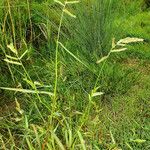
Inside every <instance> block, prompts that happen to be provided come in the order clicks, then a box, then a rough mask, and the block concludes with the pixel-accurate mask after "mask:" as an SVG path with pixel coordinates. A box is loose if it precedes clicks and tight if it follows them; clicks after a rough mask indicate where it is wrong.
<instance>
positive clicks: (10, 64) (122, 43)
mask: <svg viewBox="0 0 150 150" xmlns="http://www.w3.org/2000/svg"><path fill="white" fill-rule="evenodd" d="M124 2H125V1H122V2H117V1H109V0H106V1H104V0H102V1H98V0H97V1H92V0H91V1H86V0H85V1H82V2H81V3H79V2H78V1H67V0H65V1H58V0H55V1H51V0H49V1H46V0H45V1H34V2H32V3H31V2H29V1H28V0H27V1H22V2H21V3H20V1H19V0H18V1H17V0H16V1H14V2H13V3H12V2H11V1H9V0H7V1H4V4H3V3H2V4H1V5H2V8H3V12H1V14H0V15H2V18H3V19H2V18H1V19H2V20H1V26H2V30H1V40H0V41H1V45H0V46H1V47H0V48H1V50H2V51H1V52H0V54H1V56H0V57H1V64H2V67H1V72H2V74H1V75H0V76H1V78H0V81H1V85H0V86H1V91H0V92H1V93H0V96H1V97H2V98H1V97H0V99H2V102H1V103H2V105H6V106H3V107H2V110H1V112H2V115H1V116H0V121H1V122H0V145H1V147H0V148H1V149H30V150H33V149H41V150H44V149H49V150H59V149H61V150H65V149H69V150H71V149H72V150H75V149H83V150H86V149H91V150H93V149H97V150H99V149H112V150H115V149H137V150H138V149H139V150H140V149H142V148H143V147H144V149H149V141H150V139H149V137H150V136H149V132H148V131H149V125H148V119H147V118H148V117H147V116H148V115H149V113H148V101H147V99H148V95H147V94H148V93H149V89H150V88H148V87H149V84H148V83H149V78H147V80H146V81H145V80H144V81H145V82H144V81H142V80H141V83H138V84H139V87H140V89H136V86H137V79H139V77H140V76H138V75H139V74H140V73H139V71H138V70H137V69H138V67H136V68H134V69H132V68H130V66H129V68H126V67H123V65H122V64H121V63H120V64H118V63H117V60H116V58H117V57H119V55H125V54H124V53H127V47H129V46H128V44H131V45H132V44H133V43H134V42H138V41H139V42H141V41H142V43H143V39H140V38H139V37H140V36H138V38H129V37H128V38H123V37H125V36H128V35H127V31H126V32H125V30H124V32H123V29H125V28H124V27H123V28H120V29H118V27H121V21H120V20H122V19H123V20H124V19H125V18H124V17H126V13H125V12H126V11H127V12H129V13H130V14H132V15H133V14H134V15H135V14H136V12H137V10H138V9H139V7H138V6H139V3H140V2H141V1H138V3H137V1H133V2H132V4H133V5H134V6H136V7H135V8H134V9H133V7H132V6H133V5H132V6H131V5H130V3H131V2H129V4H128V5H127V4H125V5H121V4H123V3H124ZM127 3H128V2H127ZM19 5H21V6H19ZM126 5H127V6H130V7H131V8H130V7H129V8H128V9H127V10H126V9H124V10H125V11H124V15H123V17H120V20H119V19H118V18H117V17H118V16H119V15H118V14H117V13H118V10H117V11H116V12H117V13H116V12H115V10H116V9H117V8H118V6H120V8H122V7H124V8H127V6H126ZM125 6H126V7H125ZM133 11H134V13H133ZM25 12H26V13H25ZM122 14H123V12H121V15H122ZM127 16H128V17H127V18H130V15H129V14H128V15H127ZM145 16H146V15H144V17H145ZM147 17H148V16H147ZM131 18H132V17H131ZM144 21H145V20H144ZM116 22H117V23H118V22H119V23H120V24H119V23H118V24H115V23H116ZM128 23H130V20H129V22H128ZM116 25H117V28H116ZM124 26H125V27H126V28H127V29H130V27H131V26H129V25H124ZM139 28H140V27H139ZM117 30H119V31H117ZM121 31H122V33H123V34H122V35H121V34H119V33H120V32H121ZM130 31H132V29H130ZM142 32H143V30H142ZM134 33H136V32H134ZM138 33H140V31H139V32H138ZM146 33H147V30H146ZM116 34H119V35H118V36H117V39H116V40H115V39H114V38H113V40H112V37H113V35H116ZM143 34H144V33H143ZM130 35H131V34H130ZM144 35H145V34H144ZM130 37H131V36H130ZM135 37H136V36H135ZM121 38H122V39H121ZM119 39H121V40H119ZM111 40H112V42H111ZM109 43H110V44H109ZM144 44H145V43H144ZM144 44H143V45H144ZM141 45H142V44H141ZM138 46H139V47H140V45H137V47H138ZM134 47H136V45H134ZM129 48H130V47H129ZM131 48H133V46H131ZM109 49H110V51H108V50H109ZM102 56H103V57H102ZM113 56H116V58H115V59H114V58H113ZM124 57H126V56H124ZM108 58H109V60H110V61H109V60H108ZM144 58H145V57H144ZM125 65H126V64H125ZM127 65H128V64H127ZM7 68H8V69H7ZM3 71H6V72H5V73H4V72H3ZM8 77H9V78H8ZM134 86H135V87H134ZM139 90H140V92H139ZM137 93H138V94H137ZM145 95H147V96H145ZM11 99H12V100H11ZM5 100H6V101H7V102H5Z"/></svg>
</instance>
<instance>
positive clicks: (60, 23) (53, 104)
mask: <svg viewBox="0 0 150 150" xmlns="http://www.w3.org/2000/svg"><path fill="white" fill-rule="evenodd" d="M66 2H67V0H66V1H65V3H64V5H63V9H62V13H61V17H60V22H59V27H58V33H57V40H56V49H55V85H54V98H53V102H52V113H54V112H55V108H56V101H57V84H58V48H59V39H60V32H61V26H62V22H63V17H64V10H65V8H66Z"/></svg>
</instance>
